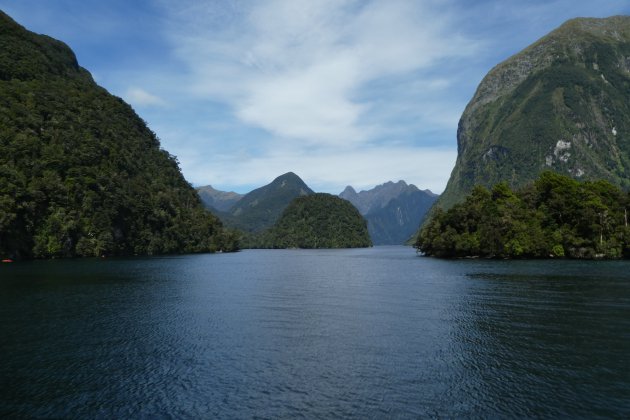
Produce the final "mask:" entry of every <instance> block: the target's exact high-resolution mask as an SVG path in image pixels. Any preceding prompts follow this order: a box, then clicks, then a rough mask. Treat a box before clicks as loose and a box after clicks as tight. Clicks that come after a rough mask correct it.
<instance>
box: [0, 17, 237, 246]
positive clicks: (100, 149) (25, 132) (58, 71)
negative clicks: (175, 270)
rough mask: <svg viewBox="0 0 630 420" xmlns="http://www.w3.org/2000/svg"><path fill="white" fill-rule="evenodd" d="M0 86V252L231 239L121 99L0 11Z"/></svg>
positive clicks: (69, 55)
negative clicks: (0, 99)
mask: <svg viewBox="0 0 630 420" xmlns="http://www.w3.org/2000/svg"><path fill="white" fill-rule="evenodd" d="M0 97H1V98H2V101H0V150H1V151H2V153H0V255H1V256H6V257H10V258H58V257H86V256H98V257H101V256H107V255H147V254H165V253H183V252H207V251H215V250H226V251H227V250H234V249H235V248H236V243H235V237H233V236H231V235H230V234H228V233H227V232H225V231H224V230H223V228H222V226H221V223H220V222H219V220H218V219H216V218H215V217H214V216H212V215H211V214H210V213H209V212H207V211H206V210H205V209H204V208H203V206H202V205H201V202H200V200H199V198H198V196H197V194H196V193H195V191H194V189H193V188H192V187H191V186H190V184H189V183H188V182H187V181H186V180H185V179H184V177H183V175H182V174H181V171H180V169H179V166H178V163H177V160H176V158H175V157H174V156H172V155H170V154H169V153H168V152H167V151H165V150H163V149H161V148H160V142H159V139H158V138H157V136H156V135H155V133H153V132H152V131H151V130H150V129H149V128H148V127H147V126H146V124H145V123H144V121H143V120H142V119H141V118H140V117H139V116H138V115H137V114H136V113H135V111H134V110H133V108H131V106H129V105H128V104H127V103H125V102H124V101H123V100H122V99H120V98H118V97H115V96H113V95H111V94H109V93H108V92H107V91H106V90H105V89H104V88H102V87H100V86H98V85H97V84H96V83H95V82H94V80H93V78H92V76H91V75H90V73H89V72H88V71H87V70H85V69H83V68H82V67H80V66H79V64H78V62H77V59H76V56H75V54H74V53H73V52H72V50H71V49H70V48H69V47H68V46H67V45H66V44H64V43H63V42H61V41H58V40H55V39H53V38H50V37H48V36H45V35H38V34H35V33H33V32H30V31H28V30H26V29H25V28H24V27H23V26H21V25H19V24H18V23H17V22H15V21H13V20H12V19H11V18H10V17H9V16H8V15H6V14H5V13H3V12H0Z"/></svg>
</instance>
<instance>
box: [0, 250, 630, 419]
mask: <svg viewBox="0 0 630 420" xmlns="http://www.w3.org/2000/svg"><path fill="white" fill-rule="evenodd" d="M629 268H630V264H628V263H626V262H575V261H535V262H527V261H515V262H508V261H440V260H433V259H427V258H419V257H416V256H415V254H414V252H413V250H411V249H409V248H404V247H377V248H373V249H363V250H342V251H332V250H318V251H302V250H289V251H244V252H240V253H237V254H226V255H195V256H184V257H171V258H145V259H113V260H72V261H47V262H33V263H16V264H8V265H3V266H0V317H1V318H0V320H1V321H2V323H1V325H2V327H0V334H1V336H2V337H3V340H1V341H0V354H2V355H3V363H2V364H0V377H2V378H3V381H2V382H1V383H2V385H0V415H3V417H13V416H23V417H108V418H109V417H116V418H119V417H154V416H160V415H161V416H163V415H167V416H172V417H203V418H207V417H223V418H234V417H239V418H240V417H255V416H259V417H273V418H276V417H296V416H299V415H303V416H305V417H309V418H310V417H353V418H356V417H359V418H363V417H371V418H373V417H377V418H382V417H386V418H389V417H402V418H410V417H411V418H414V417H419V416H420V417H425V416H438V417H471V416H472V417H497V416H502V417H505V416H518V417H576V416H578V417H592V416H613V417H615V416H617V417H627V416H628V415H630V403H629V402H628V401H629V399H628V398H627V396H628V395H630V369H628V366H629V365H630V363H629V361H630V336H629V334H630V283H629V282H628V280H627V278H628V276H627V272H628V269H629Z"/></svg>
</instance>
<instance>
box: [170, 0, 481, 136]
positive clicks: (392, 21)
mask: <svg viewBox="0 0 630 420" xmlns="http://www.w3.org/2000/svg"><path fill="white" fill-rule="evenodd" d="M247 6H248V7H245V6H240V7H236V6H235V7H232V8H231V9H229V10H225V9H224V10H222V11H221V12H219V11H218V10H217V4H216V3H210V4H207V5H206V7H202V6H199V5H198V4H197V3H196V2H188V3H186V2H185V3H184V7H182V8H181V9H179V11H173V10H171V11H169V13H173V14H177V16H178V17H179V19H177V20H175V21H174V24H173V25H172V26H171V27H170V28H169V29H170V34H171V39H172V41H173V45H174V47H175V49H176V51H177V54H178V56H179V58H180V59H181V60H183V61H184V62H186V63H187V65H188V67H189V69H190V71H191V72H192V74H193V78H194V82H193V83H192V84H191V86H192V88H193V89H194V92H195V93H196V94H199V95H207V96H209V97H212V98H215V99H217V100H220V101H226V102H227V103H229V105H230V106H231V107H232V108H233V110H234V113H235V115H236V116H237V117H238V118H239V119H240V120H241V121H242V122H243V123H246V124H250V125H253V126H257V127H260V128H262V129H264V130H266V131H268V132H269V133H271V134H272V135H274V136H276V137H278V138H283V139H286V140H289V141H301V142H305V144H307V145H326V146H331V145H337V146H339V147H342V146H343V147H348V146H351V145H353V144H356V143H364V142H367V141H370V140H374V139H375V135H376V134H377V132H375V127H374V126H375V125H378V124H379V122H378V121H367V122H366V121H364V120H363V119H362V117H363V116H364V115H365V114H366V113H367V112H369V111H370V109H371V108H372V107H374V106H375V104H374V103H372V102H371V101H370V100H369V98H361V93H362V89H363V88H364V87H365V86H366V85H367V84H369V83H380V90H381V91H383V90H385V89H388V87H389V86H391V85H395V84H396V83H397V80H395V77H396V76H399V75H401V74H408V73H412V72H417V71H421V70H422V69H424V68H427V67H429V66H435V65H436V64H437V63H439V62H440V61H441V60H444V59H448V58H453V57H461V56H463V55H468V54H471V53H472V52H474V45H473V44H472V43H471V42H470V41H468V40H467V39H465V38H463V37H461V36H458V35H457V34H456V33H453V32H452V31H451V25H452V22H451V21H450V18H449V16H448V15H446V14H440V12H439V10H435V8H434V7H433V5H432V4H431V3H430V2H409V1H397V0H393V1H387V2H379V1H373V2H364V1H342V0H309V1H295V0H272V1H269V2H252V3H247ZM177 7H178V8H179V7H180V4H179V3H178V4H177ZM427 77H428V76H427ZM447 83H448V81H447V80H445V79H444V78H443V77H437V78H436V79H435V80H431V79H427V80H426V84H427V85H431V86H432V88H433V89H436V88H437V89H439V88H440V87H441V86H444V84H447ZM381 106H382V105H381ZM377 131H378V130H377Z"/></svg>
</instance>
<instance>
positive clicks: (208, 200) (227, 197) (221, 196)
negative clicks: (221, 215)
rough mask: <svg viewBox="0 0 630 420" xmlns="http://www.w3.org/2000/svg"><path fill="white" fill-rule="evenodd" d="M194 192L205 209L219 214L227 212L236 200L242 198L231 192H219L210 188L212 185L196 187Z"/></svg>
mask: <svg viewBox="0 0 630 420" xmlns="http://www.w3.org/2000/svg"><path fill="white" fill-rule="evenodd" d="M196 190H197V194H199V198H201V202H202V203H203V205H204V206H206V208H207V209H210V210H215V211H219V212H227V211H229V210H230V209H231V208H232V207H233V206H234V204H236V203H237V202H238V200H240V199H241V198H243V195H242V194H238V193H235V192H233V191H229V192H228V191H219V190H216V189H214V188H212V185H206V186H205V187H198V188H196Z"/></svg>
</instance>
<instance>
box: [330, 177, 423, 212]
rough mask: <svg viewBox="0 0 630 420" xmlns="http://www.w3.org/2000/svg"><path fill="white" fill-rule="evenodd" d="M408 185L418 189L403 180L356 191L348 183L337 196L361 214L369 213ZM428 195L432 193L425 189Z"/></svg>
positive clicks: (383, 204)
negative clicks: (352, 205)
mask: <svg viewBox="0 0 630 420" xmlns="http://www.w3.org/2000/svg"><path fill="white" fill-rule="evenodd" d="M410 187H413V189H414V190H416V191H417V190H418V189H417V188H416V187H415V186H411V185H407V183H406V182H405V181H398V182H396V183H394V182H391V181H389V182H386V183H384V184H382V185H377V186H376V187H374V188H372V189H371V190H367V191H361V192H359V193H357V192H356V191H355V190H354V188H352V187H351V186H350V185H348V186H347V187H346V189H345V190H343V191H342V192H341V194H339V197H341V198H343V199H345V200H348V201H349V202H351V203H352V204H354V206H355V207H356V208H357V209H359V212H360V213H361V214H362V215H366V214H368V213H370V212H371V211H372V210H375V209H380V208H383V207H385V205H387V203H389V202H390V201H391V200H392V199H393V198H396V197H398V196H399V195H400V194H401V193H403V192H405V191H408V190H409V189H410ZM425 192H426V193H427V194H429V195H433V193H432V192H431V191H429V190H425Z"/></svg>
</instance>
